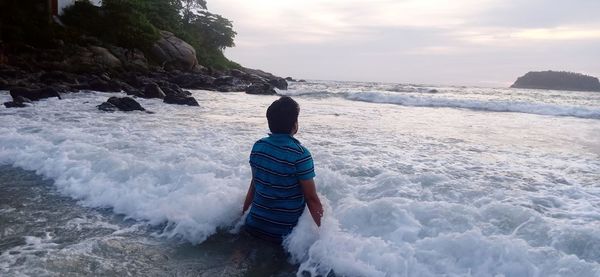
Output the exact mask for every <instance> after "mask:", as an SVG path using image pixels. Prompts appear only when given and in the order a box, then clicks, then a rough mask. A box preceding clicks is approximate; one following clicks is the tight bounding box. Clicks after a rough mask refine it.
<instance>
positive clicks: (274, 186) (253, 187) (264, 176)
mask: <svg viewBox="0 0 600 277" xmlns="http://www.w3.org/2000/svg"><path fill="white" fill-rule="evenodd" d="M299 113H300V106H299V105H298V103H296V101H294V100H293V99H292V98H290V97H287V96H284V97H281V98H279V99H278V100H276V101H275V102H273V103H272V104H271V106H269V108H268V109H267V120H268V122H269V129H270V130H271V134H269V136H268V137H266V138H262V139H260V140H259V141H257V142H256V143H255V144H254V146H253V147H252V152H251V154H250V166H251V167H252V181H251V182H250V187H249V189H248V194H247V195H246V201H245V202H244V208H243V212H244V213H245V212H246V210H248V208H250V207H251V208H250V213H249V214H248V217H246V223H245V230H246V231H247V232H248V233H250V234H252V235H254V236H257V237H260V238H263V239H265V240H269V241H272V242H276V243H281V241H282V240H283V238H284V237H285V236H286V235H288V234H289V233H290V232H291V231H292V229H293V228H294V227H295V226H296V224H297V223H298V218H299V217H300V216H301V215H302V212H303V211H304V206H305V205H306V206H308V210H309V211H310V214H311V216H312V218H313V220H314V221H315V223H316V224H317V226H321V217H322V216H323V206H322V205H321V201H320V200H319V197H318V196H317V190H316V188H315V182H314V180H313V178H314V177H315V171H314V167H313V160H312V156H311V155H310V152H309V151H308V149H306V148H305V147H304V146H302V145H301V144H300V142H299V141H298V140H297V139H295V138H294V137H293V136H294V135H295V134H296V133H297V132H298V114H299Z"/></svg>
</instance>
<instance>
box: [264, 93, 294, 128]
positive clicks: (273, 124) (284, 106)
mask: <svg viewBox="0 0 600 277" xmlns="http://www.w3.org/2000/svg"><path fill="white" fill-rule="evenodd" d="M298 114H300V105H298V103H297V102H296V101H294V99H292V98H291V97H289V96H282V97H281V98H279V99H277V100H275V101H274V102H273V103H272V104H271V106H269V108H268V109H267V120H268V121H269V129H270V130H271V133H273V134H291V133H292V130H293V129H294V125H295V124H296V122H298Z"/></svg>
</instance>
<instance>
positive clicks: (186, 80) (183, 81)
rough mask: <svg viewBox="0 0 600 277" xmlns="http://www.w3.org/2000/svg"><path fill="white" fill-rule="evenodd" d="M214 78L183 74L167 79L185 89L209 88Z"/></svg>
mask: <svg viewBox="0 0 600 277" xmlns="http://www.w3.org/2000/svg"><path fill="white" fill-rule="evenodd" d="M214 80H215V78H214V77H211V76H208V75H204V74H192V73H183V74H180V75H177V76H174V77H172V78H170V79H169V81H170V82H171V83H174V84H177V85H178V86H180V87H182V88H186V89H207V88H211V87H212V84H213V82H214Z"/></svg>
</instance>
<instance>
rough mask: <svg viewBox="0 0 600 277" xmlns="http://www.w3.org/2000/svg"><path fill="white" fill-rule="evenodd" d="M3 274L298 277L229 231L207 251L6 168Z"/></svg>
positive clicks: (0, 209) (1, 196)
mask: <svg viewBox="0 0 600 277" xmlns="http://www.w3.org/2000/svg"><path fill="white" fill-rule="evenodd" d="M0 203H2V204H1V206H0V226H2V227H1V228H0V273H2V276H28V275H29V276H127V275H130V276H165V275H171V276H293V275H294V273H295V272H296V270H297V266H293V265H292V264H290V263H288V262H287V261H286V259H285V257H286V256H285V253H284V252H283V250H282V249H281V247H278V246H275V245H270V244H266V245H265V244H264V243H263V242H262V241H259V240H256V239H254V238H251V237H248V236H245V235H241V236H240V235H233V234H229V233H227V232H221V233H219V234H216V235H213V236H211V237H210V238H209V239H208V240H206V241H205V242H204V243H202V244H200V245H192V244H190V243H187V242H185V241H181V240H169V239H164V238H160V237H159V236H157V235H156V232H157V231H159V229H157V228H155V227H151V226H148V225H146V224H143V223H140V222H136V221H134V220H127V219H125V218H124V217H123V216H120V215H116V214H115V213H113V212H112V210H110V209H98V208H86V207H83V206H81V205H78V204H77V201H75V200H73V199H71V198H69V197H66V196H61V195H60V194H59V193H58V192H57V191H56V189H55V187H54V185H53V182H52V181H51V180H43V179H42V178H41V177H40V176H38V175H36V174H35V173H34V172H31V171H25V170H22V169H19V168H14V167H11V166H0Z"/></svg>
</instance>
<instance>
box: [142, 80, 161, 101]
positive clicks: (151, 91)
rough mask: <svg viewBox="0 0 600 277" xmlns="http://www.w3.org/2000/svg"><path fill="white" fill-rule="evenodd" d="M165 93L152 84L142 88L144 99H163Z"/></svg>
mask: <svg viewBox="0 0 600 277" xmlns="http://www.w3.org/2000/svg"><path fill="white" fill-rule="evenodd" d="M165 96H166V95H165V92H164V91H163V90H162V89H161V88H160V87H159V86H158V85H157V84H154V83H151V84H147V85H146V87H145V88H144V98H160V99H163V98H165Z"/></svg>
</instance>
